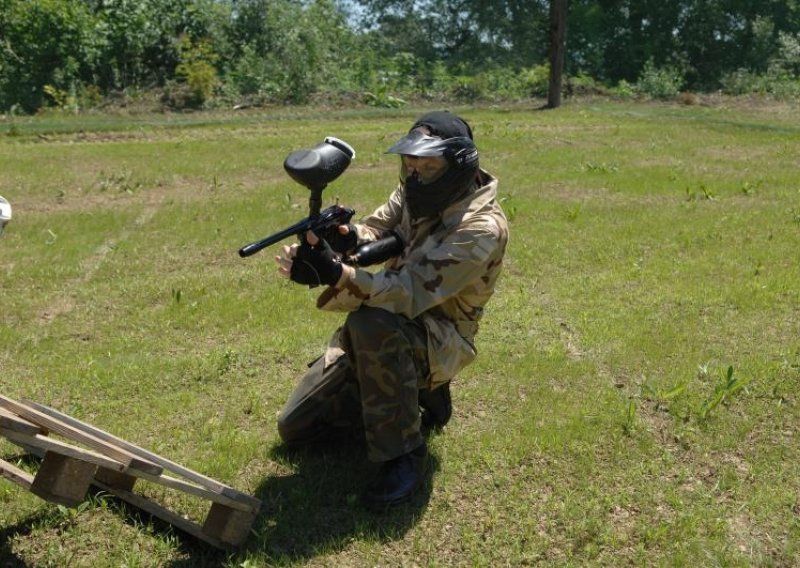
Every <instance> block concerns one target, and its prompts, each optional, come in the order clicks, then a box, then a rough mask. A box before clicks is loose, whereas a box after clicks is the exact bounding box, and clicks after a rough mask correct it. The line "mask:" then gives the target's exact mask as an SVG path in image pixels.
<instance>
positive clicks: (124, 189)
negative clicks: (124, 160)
mask: <svg viewBox="0 0 800 568" xmlns="http://www.w3.org/2000/svg"><path fill="white" fill-rule="evenodd" d="M132 177H133V173H132V172H130V171H123V172H120V173H116V174H115V173H111V174H106V173H105V172H100V174H99V176H98V180H97V188H98V189H99V190H100V191H103V192H105V191H118V192H120V193H131V194H132V193H133V192H134V191H136V190H138V189H139V188H141V187H142V183H141V182H140V181H134V180H133V179H132Z"/></svg>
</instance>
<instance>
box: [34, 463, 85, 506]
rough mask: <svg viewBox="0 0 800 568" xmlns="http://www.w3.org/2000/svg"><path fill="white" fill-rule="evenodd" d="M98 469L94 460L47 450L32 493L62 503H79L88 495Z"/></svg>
mask: <svg viewBox="0 0 800 568" xmlns="http://www.w3.org/2000/svg"><path fill="white" fill-rule="evenodd" d="M96 471H97V466H96V465H95V464H93V463H88V462H85V461H81V460H79V459H75V458H71V457H69V456H65V455H61V454H56V453H53V452H47V453H45V455H44V460H43V461H42V464H41V465H40V466H39V470H38V471H37V472H36V476H35V477H34V478H33V484H32V485H31V488H30V489H31V493H33V494H35V495H38V496H39V497H41V498H42V499H45V500H47V501H51V502H53V503H58V504H59V505H65V506H67V507H75V506H76V505H78V504H79V503H81V502H82V501H83V500H85V499H86V492H87V491H88V490H89V485H90V484H91V482H92V479H94V474H95V472H96Z"/></svg>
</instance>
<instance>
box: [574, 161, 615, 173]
mask: <svg viewBox="0 0 800 568" xmlns="http://www.w3.org/2000/svg"><path fill="white" fill-rule="evenodd" d="M583 171H585V172H589V173H593V174H614V173H617V172H618V171H619V164H616V163H614V162H611V163H608V162H600V163H599V164H596V163H594V162H586V163H585V164H584V165H583Z"/></svg>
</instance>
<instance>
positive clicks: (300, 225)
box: [239, 218, 311, 258]
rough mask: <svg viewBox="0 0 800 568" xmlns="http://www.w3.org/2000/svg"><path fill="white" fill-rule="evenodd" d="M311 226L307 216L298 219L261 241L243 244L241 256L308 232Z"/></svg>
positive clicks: (250, 254) (249, 254)
mask: <svg viewBox="0 0 800 568" xmlns="http://www.w3.org/2000/svg"><path fill="white" fill-rule="evenodd" d="M310 227H311V220H310V219H308V218H306V219H303V220H302V221H298V222H297V223H295V224H294V225H292V226H291V227H286V228H285V229H284V230H282V231H278V232H277V233H275V234H273V235H270V236H268V237H264V238H263V239H261V240H259V241H256V242H254V243H250V244H249V245H245V246H243V247H242V248H240V249H239V256H241V257H242V258H244V257H247V256H252V255H254V254H256V253H257V252H258V251H260V250H262V249H265V248H267V247H268V246H271V245H274V244H275V243H277V242H280V241H282V240H283V239H285V238H287V237H291V236H292V235H300V234H302V233H304V232H306V231H307V230H308V229H309V228H310Z"/></svg>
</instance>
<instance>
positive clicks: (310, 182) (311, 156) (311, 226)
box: [239, 136, 405, 266]
mask: <svg viewBox="0 0 800 568" xmlns="http://www.w3.org/2000/svg"><path fill="white" fill-rule="evenodd" d="M355 156H356V152H355V150H354V149H353V147H352V146H350V145H349V144H348V143H347V142H344V141H343V140H340V139H339V138H334V137H333V136H328V137H326V138H325V140H324V141H323V142H321V143H320V144H317V145H316V146H314V147H313V148H311V149H309V150H297V151H295V152H292V153H291V154H289V156H288V157H287V158H286V160H284V162H283V168H284V169H285V170H286V173H288V174H289V177H291V178H292V179H293V180H294V181H296V182H297V183H299V184H300V185H303V186H305V187H306V188H308V189H309V191H311V196H310V197H309V199H308V210H309V212H308V217H306V218H305V219H301V220H300V221H298V222H297V223H295V224H293V225H291V226H289V227H287V228H285V229H283V230H282V231H278V232H277V233H274V234H272V235H269V236H268V237H264V238H263V239H261V240H258V241H255V242H253V243H250V244H248V245H245V246H243V247H242V248H241V249H239V256H241V257H242V258H244V257H248V256H251V255H253V254H255V253H257V252H258V251H260V250H262V249H264V248H266V247H268V246H271V245H273V244H275V243H277V242H279V241H282V240H283V239H285V238H288V237H291V236H292V235H297V236H298V237H299V238H300V239H304V238H305V233H306V232H307V231H313V232H314V234H316V235H317V236H319V237H320V238H326V235H328V234H330V231H335V230H337V227H338V226H339V225H346V224H347V223H349V222H350V220H351V219H352V218H353V215H354V214H355V211H354V210H353V209H350V208H349V207H342V206H340V205H338V204H337V205H331V206H330V207H328V208H327V209H324V210H323V211H320V209H321V207H322V191H323V190H324V189H325V188H326V187H327V185H328V184H329V183H330V182H332V181H333V180H335V179H336V178H338V177H339V176H340V175H341V174H342V173H343V172H344V171H345V170H346V169H347V168H348V166H349V165H350V162H351V161H352V160H353V159H354V158H355ZM404 246H405V245H404V243H403V240H402V239H401V238H400V237H399V236H398V235H397V234H396V233H391V235H390V236H388V237H386V238H384V239H380V240H377V241H374V242H371V243H367V244H365V245H362V246H361V247H358V248H357V249H356V251H355V252H354V253H353V254H352V255H349V256H344V257H343V258H342V262H345V263H347V264H352V265H354V266H370V265H372V264H377V263H378V262H382V261H385V260H387V259H389V258H391V257H392V256H396V255H398V254H400V253H401V252H402V250H403V247H404Z"/></svg>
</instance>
